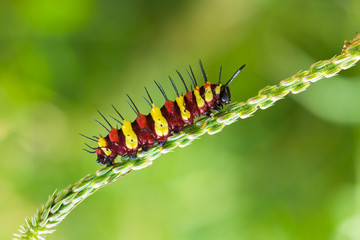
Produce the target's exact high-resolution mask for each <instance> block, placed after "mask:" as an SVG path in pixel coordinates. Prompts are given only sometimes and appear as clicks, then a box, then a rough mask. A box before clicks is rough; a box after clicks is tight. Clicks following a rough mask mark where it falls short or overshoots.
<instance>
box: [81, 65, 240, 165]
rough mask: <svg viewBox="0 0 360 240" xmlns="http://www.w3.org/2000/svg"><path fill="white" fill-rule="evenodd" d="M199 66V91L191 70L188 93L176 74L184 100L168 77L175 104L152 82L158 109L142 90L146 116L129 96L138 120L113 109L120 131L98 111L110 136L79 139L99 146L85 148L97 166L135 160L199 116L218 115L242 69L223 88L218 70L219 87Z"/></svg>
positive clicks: (160, 144)
mask: <svg viewBox="0 0 360 240" xmlns="http://www.w3.org/2000/svg"><path fill="white" fill-rule="evenodd" d="M199 64H200V69H201V72H202V75H203V77H204V85H203V86H201V87H199V86H198V84H197V82H196V78H195V75H194V73H193V71H192V69H191V67H190V72H191V75H190V73H189V71H188V70H186V72H187V74H188V76H189V78H190V80H191V82H192V84H193V87H191V89H190V90H189V89H188V87H187V86H186V84H185V81H184V79H183V77H182V76H181V74H180V73H179V72H178V71H177V73H178V75H179V77H180V79H181V81H182V83H183V84H184V87H185V90H186V93H185V95H184V96H181V95H179V92H178V90H177V88H176V86H175V83H174V81H173V80H172V78H171V77H170V76H169V79H170V81H171V84H172V85H173V87H174V90H175V93H176V95H177V97H176V99H175V101H171V100H169V99H168V97H167V96H166V94H165V91H164V89H163V88H162V86H161V85H160V84H159V83H157V82H156V81H155V84H156V85H157V87H158V88H159V90H160V92H161V94H162V95H163V96H164V98H165V104H164V105H163V106H162V107H160V108H159V107H156V106H155V104H154V102H153V101H152V99H151V97H150V94H149V92H148V91H147V89H146V88H145V91H146V93H147V95H148V97H149V100H148V99H146V98H145V97H144V99H145V100H146V102H147V103H148V104H149V105H150V108H151V110H150V113H149V114H148V115H144V114H141V113H140V112H139V110H138V109H137V107H136V106H135V104H134V102H133V101H132V99H131V98H130V97H129V96H128V97H129V99H130V101H131V103H132V105H133V106H131V105H130V104H129V103H128V104H129V106H130V108H131V109H132V110H133V111H134V112H135V113H136V116H137V117H136V119H135V120H134V121H133V122H129V121H126V120H124V118H123V117H122V116H121V114H120V113H119V112H118V111H117V110H116V108H115V107H114V106H113V108H114V110H115V111H116V113H117V114H118V115H119V117H120V118H121V119H122V122H121V121H120V120H118V119H116V118H114V117H112V118H113V119H114V120H115V121H116V122H118V123H120V124H121V128H120V129H117V128H114V127H112V125H111V124H110V123H109V121H108V120H107V119H106V118H105V117H104V116H103V115H102V114H101V113H100V112H99V111H98V112H99V114H100V115H101V117H102V118H103V119H104V120H105V122H106V123H107V124H108V125H109V126H110V130H108V129H107V128H106V127H105V126H104V125H103V124H101V123H100V122H98V121H96V120H95V121H96V122H98V123H99V124H100V125H101V126H102V127H104V128H105V129H106V130H107V131H108V132H109V134H108V135H107V136H106V137H101V138H97V137H86V136H84V135H82V136H83V137H86V138H88V139H90V140H92V141H95V142H97V144H98V147H97V148H92V147H90V146H88V145H87V146H88V147H90V148H91V149H93V150H94V151H89V150H86V151H87V152H90V153H96V154H97V162H98V163H101V164H107V165H108V166H109V165H112V164H113V163H114V159H115V158H116V157H117V156H118V155H120V156H129V157H130V158H135V157H136V156H137V153H138V152H139V151H147V150H148V149H149V148H150V147H152V146H153V145H154V144H155V143H157V144H158V145H159V146H163V145H164V143H165V142H166V140H167V138H168V137H169V136H171V135H174V134H178V133H179V132H180V131H181V130H182V129H183V128H184V126H186V125H191V124H193V122H194V119H195V118H197V117H200V116H210V114H211V111H212V110H213V111H218V110H220V109H222V108H223V105H227V104H229V103H230V100H231V95H230V89H229V84H230V83H231V82H232V81H233V80H234V78H235V77H236V76H237V75H238V74H239V73H240V71H241V70H242V69H243V68H244V67H245V65H243V66H241V67H240V68H239V69H238V70H237V71H236V72H235V73H234V75H233V76H232V77H231V78H230V80H229V81H228V82H226V84H225V85H222V84H221V67H220V70H219V82H218V84H213V83H210V82H209V81H208V79H207V77H206V73H205V70H204V67H203V65H202V63H201V60H200V61H199Z"/></svg>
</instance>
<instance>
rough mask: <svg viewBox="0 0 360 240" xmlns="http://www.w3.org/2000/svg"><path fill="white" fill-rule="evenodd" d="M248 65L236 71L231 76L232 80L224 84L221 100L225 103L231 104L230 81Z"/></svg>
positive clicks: (221, 90)
mask: <svg viewBox="0 0 360 240" xmlns="http://www.w3.org/2000/svg"><path fill="white" fill-rule="evenodd" d="M245 66H246V65H245V64H244V65H242V66H241V67H240V68H239V69H238V70H237V71H236V72H235V73H234V75H233V76H232V77H231V78H230V80H229V81H228V82H227V83H226V84H225V85H224V86H221V89H220V100H221V102H222V103H223V104H225V105H226V104H229V103H230V101H231V94H230V88H229V85H230V83H231V82H232V81H233V80H234V79H235V78H236V76H237V75H238V74H239V73H240V72H241V70H242V69H243V68H244V67H245Z"/></svg>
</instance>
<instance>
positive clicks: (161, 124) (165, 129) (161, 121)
mask: <svg viewBox="0 0 360 240" xmlns="http://www.w3.org/2000/svg"><path fill="white" fill-rule="evenodd" d="M150 114H151V117H152V119H153V120H154V124H155V133H156V135H157V136H167V135H168V134H169V126H168V122H167V121H166V119H165V118H164V116H163V115H162V114H161V110H160V108H158V107H155V105H154V104H153V105H152V108H151V111H150Z"/></svg>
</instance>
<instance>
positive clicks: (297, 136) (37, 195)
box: [0, 0, 360, 240]
mask: <svg viewBox="0 0 360 240" xmlns="http://www.w3.org/2000/svg"><path fill="white" fill-rule="evenodd" d="M359 11H360V1H358V0H347V1H340V0H321V1H313V0H294V1H276V0H267V1H261V0H257V1H237V0H225V1H216V0H207V1H206V0H195V1H190V0H187V1H165V0H152V1H146V0H135V1H115V0H113V1H111V0H105V1H95V0H93V1H91V0H77V1H71V0H62V1H57V2H56V3H55V2H52V1H47V0H32V1H25V0H24V1H21V0H15V1H11V0H5V1H4V0H2V1H1V3H0V152H1V161H0V164H1V167H0V192H1V196H0V226H1V227H0V229H1V230H0V239H9V238H10V237H11V234H12V233H14V232H16V230H17V226H18V225H19V224H23V223H24V217H25V216H32V215H33V214H34V213H35V210H36V209H37V208H38V207H39V206H40V205H41V204H42V203H45V201H46V200H47V198H48V195H50V194H51V193H52V192H53V191H54V190H55V189H62V188H64V187H66V186H67V185H68V184H70V183H74V182H75V181H77V180H79V179H80V178H81V177H83V176H84V175H85V174H87V173H93V172H94V171H95V170H96V169H97V168H99V167H100V166H99V165H98V164H97V163H96V162H95V158H96V157H95V156H93V155H90V154H87V153H85V152H84V151H82V150H81V149H82V148H83V143H84V139H83V138H81V137H80V136H79V135H78V133H79V132H81V133H84V134H86V135H98V134H99V133H102V134H104V131H103V129H102V128H101V127H100V126H98V125H97V124H96V123H95V122H94V121H93V119H94V118H97V119H99V116H98V115H97V113H96V110H97V109H100V110H101V111H102V112H103V113H104V114H106V115H109V114H113V111H112V110H111V104H114V105H115V106H117V107H118V108H119V109H120V110H121V112H122V113H123V114H124V115H125V116H126V117H127V118H128V119H131V120H132V119H134V118H135V116H134V114H133V113H132V111H131V110H130V109H129V108H128V106H127V105H126V103H125V100H126V96H125V93H128V94H130V95H131V96H132V97H133V99H134V101H135V102H136V103H137V104H138V106H139V108H140V109H141V111H142V112H146V113H147V112H148V111H149V109H148V106H147V104H146V103H145V102H144V101H143V99H142V95H144V89H143V86H147V87H148V88H149V90H150V92H151V93H152V95H153V96H154V97H155V101H156V102H157V103H158V105H160V104H162V103H163V100H162V97H161V95H160V93H159V92H158V90H157V89H156V87H155V85H154V84H153V80H154V79H156V80H157V81H159V82H161V83H162V84H163V85H164V87H165V88H166V89H167V91H168V92H169V94H170V95H171V96H173V97H174V94H173V90H172V89H171V87H170V84H169V82H168V79H167V76H168V74H170V75H171V76H173V77H175V78H176V73H175V69H179V70H180V71H181V72H184V69H185V67H187V66H188V64H192V65H193V66H194V68H195V69H196V75H197V76H199V77H200V72H199V69H198V67H197V66H196V67H195V65H196V64H197V61H198V59H199V58H201V59H202V60H203V63H204V65H205V68H206V70H207V73H208V77H209V79H211V80H212V81H216V79H217V72H218V69H219V66H220V65H223V77H224V80H225V79H228V78H229V77H230V76H231V75H232V74H233V73H234V71H235V70H236V69H237V68H238V67H239V66H240V65H242V64H244V63H246V64H247V67H246V68H245V70H244V71H243V72H242V73H241V74H240V77H239V78H238V80H237V81H235V82H234V83H233V84H232V86H231V90H232V96H233V100H234V101H244V100H246V99H247V98H249V97H252V96H254V95H256V94H257V91H258V90H260V89H261V88H263V87H265V86H266V85H272V84H276V83H278V82H279V81H280V80H282V79H284V78H287V77H289V76H291V75H293V74H294V73H296V72H297V71H299V70H301V69H307V68H308V67H309V66H310V65H311V64H312V63H314V62H316V61H318V60H321V59H329V58H331V57H332V56H334V55H335V54H339V53H340V51H341V48H342V45H343V41H344V40H351V39H352V38H353V37H354V35H355V32H356V31H360V25H359V23H360V16H359ZM359 78H360V67H359V65H357V66H355V67H354V68H352V69H350V70H347V71H344V72H341V73H340V76H337V77H334V78H331V79H324V80H321V81H320V82H318V83H316V84H314V85H313V86H311V87H310V88H309V89H308V90H307V91H306V92H304V93H301V94H299V95H293V96H288V97H287V98H286V99H285V100H283V101H280V102H278V103H276V104H275V106H273V107H272V108H270V109H268V110H266V111H258V112H256V114H255V116H254V117H252V118H249V119H246V120H240V121H238V122H237V123H235V124H233V125H231V126H228V127H226V128H225V129H224V130H223V131H222V132H221V133H219V134H217V135H215V136H207V135H206V136H203V137H202V138H201V139H200V140H197V141H195V142H194V143H193V144H192V145H190V146H189V147H186V148H184V149H176V151H175V152H173V153H169V154H166V155H163V156H162V157H160V158H159V159H157V160H156V161H155V162H154V164H153V165H152V166H151V167H149V168H146V169H143V170H141V171H135V172H132V173H131V174H130V175H128V176H126V177H125V178H122V179H121V180H119V181H117V182H116V183H114V184H112V185H110V186H108V187H106V188H104V189H102V190H100V191H98V192H97V193H96V194H95V195H93V196H91V197H90V198H89V199H87V200H86V201H85V202H83V203H82V204H81V205H79V206H78V207H77V208H76V209H74V211H73V212H72V213H71V214H70V215H69V216H68V217H67V218H66V219H65V221H64V222H63V223H61V224H60V225H59V226H58V227H57V231H56V232H55V233H54V234H52V235H51V236H49V239H55V240H57V239H148V240H158V239H172V240H180V239H187V240H189V239H190V240H192V239H194V240H195V239H196V240H202V239H206V240H208V239H210V240H212V239H214V240H215V239H226V240H228V239H277V240H278V239H280V240H283V239H334V240H342V239H360V228H359V227H360V179H359V177H360V127H359V123H360V111H359V104H360V94H359V92H360V81H359ZM177 80H178V79H177Z"/></svg>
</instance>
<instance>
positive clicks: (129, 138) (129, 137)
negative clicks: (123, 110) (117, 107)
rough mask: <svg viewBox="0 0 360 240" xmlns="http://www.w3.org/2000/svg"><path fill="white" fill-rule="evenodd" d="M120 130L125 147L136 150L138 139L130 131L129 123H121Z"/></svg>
mask: <svg viewBox="0 0 360 240" xmlns="http://www.w3.org/2000/svg"><path fill="white" fill-rule="evenodd" d="M121 129H122V131H123V134H124V136H125V144H126V147H127V148H129V149H134V148H137V147H138V138H137V136H136V134H135V133H134V131H133V129H132V126H131V122H128V121H125V120H124V123H123V126H122V127H121Z"/></svg>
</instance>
